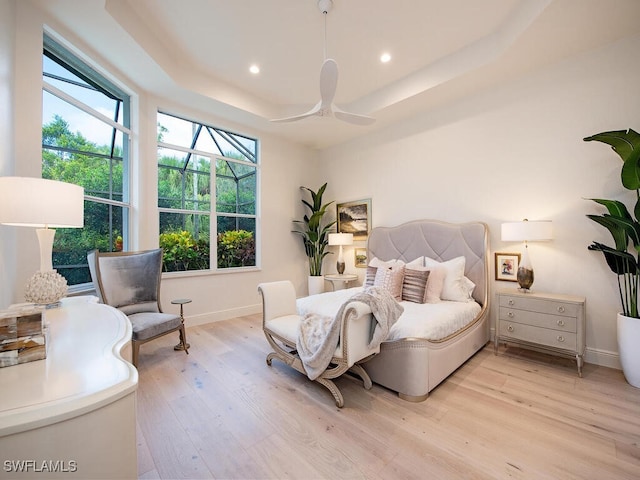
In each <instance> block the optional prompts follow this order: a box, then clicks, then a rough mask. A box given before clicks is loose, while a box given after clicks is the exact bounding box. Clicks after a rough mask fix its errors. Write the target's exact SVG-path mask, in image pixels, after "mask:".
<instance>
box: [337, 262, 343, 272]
mask: <svg viewBox="0 0 640 480" xmlns="http://www.w3.org/2000/svg"><path fill="white" fill-rule="evenodd" d="M344 268H345V263H344V262H337V263H336V269H337V270H338V274H340V275H342V274H343V273H344Z"/></svg>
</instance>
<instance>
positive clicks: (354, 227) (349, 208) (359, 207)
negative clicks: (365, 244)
mask: <svg viewBox="0 0 640 480" xmlns="http://www.w3.org/2000/svg"><path fill="white" fill-rule="evenodd" d="M336 210H337V211H336V219H337V221H338V223H337V227H338V233H352V234H353V239H354V240H356V241H357V240H366V239H367V238H368V237H369V232H370V231H371V199H370V198H366V199H364V200H356V201H355V202H345V203H338V204H336Z"/></svg>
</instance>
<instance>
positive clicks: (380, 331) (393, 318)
mask: <svg viewBox="0 0 640 480" xmlns="http://www.w3.org/2000/svg"><path fill="white" fill-rule="evenodd" d="M354 301H358V302H363V303H365V304H367V305H368V306H369V307H370V308H371V312H372V313H373V316H374V318H375V320H376V325H375V328H374V330H373V332H372V334H371V337H370V338H369V339H368V340H369V348H376V347H377V346H378V345H380V343H382V341H383V340H384V339H385V338H387V336H388V335H389V330H390V329H391V327H392V326H393V324H394V323H396V322H397V321H398V318H400V315H402V312H403V311H404V308H403V307H402V305H400V304H399V303H398V302H396V300H395V299H394V298H393V296H391V294H390V293H389V292H388V291H387V290H385V289H383V288H380V287H369V288H367V289H365V290H364V291H362V292H360V293H357V294H355V295H354V296H353V297H351V298H350V299H349V300H347V301H346V302H344V303H343V304H342V306H341V307H340V309H339V310H338V313H337V314H336V316H335V318H331V317H329V316H325V315H319V314H315V313H308V314H307V315H305V316H304V317H303V318H302V320H301V322H300V326H299V328H298V340H297V342H296V348H297V349H298V355H299V356H300V360H301V361H302V364H303V365H304V369H305V371H306V372H307V376H308V377H309V379H311V380H315V379H316V378H318V377H319V376H320V375H322V372H324V371H325V370H326V369H327V367H328V366H329V363H330V362H331V357H333V353H334V352H335V350H336V347H337V346H338V341H339V339H340V329H341V327H342V322H341V319H342V316H343V314H344V310H345V309H346V308H347V306H348V305H349V303H351V302H354Z"/></svg>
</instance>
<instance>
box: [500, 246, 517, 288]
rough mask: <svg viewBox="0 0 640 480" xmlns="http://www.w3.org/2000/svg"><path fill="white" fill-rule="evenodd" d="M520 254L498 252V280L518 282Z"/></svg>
mask: <svg viewBox="0 0 640 480" xmlns="http://www.w3.org/2000/svg"><path fill="white" fill-rule="evenodd" d="M519 265H520V254H519V253H498V252H496V280H506V281H507V282H517V281H518V266H519Z"/></svg>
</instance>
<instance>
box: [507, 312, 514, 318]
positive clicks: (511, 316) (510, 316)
mask: <svg viewBox="0 0 640 480" xmlns="http://www.w3.org/2000/svg"><path fill="white" fill-rule="evenodd" d="M507 317H509V318H513V317H515V314H514V313H513V312H509V313H507Z"/></svg>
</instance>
